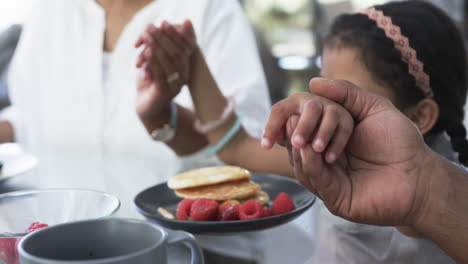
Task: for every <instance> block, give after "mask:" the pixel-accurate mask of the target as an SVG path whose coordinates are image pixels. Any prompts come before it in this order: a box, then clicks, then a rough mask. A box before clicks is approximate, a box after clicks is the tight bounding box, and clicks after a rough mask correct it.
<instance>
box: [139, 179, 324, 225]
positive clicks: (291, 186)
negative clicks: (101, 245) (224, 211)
mask: <svg viewBox="0 0 468 264" xmlns="http://www.w3.org/2000/svg"><path fill="white" fill-rule="evenodd" d="M252 180H253V181H254V182H256V183H258V184H260V185H261V187H262V189H263V190H264V191H265V192H267V193H268V195H270V198H271V199H274V198H275V197H276V195H278V194H279V193H280V192H285V193H287V194H289V196H291V198H292V199H293V201H294V203H295V204H296V209H295V210H293V211H291V212H288V213H286V214H282V215H275V216H271V217H266V218H262V219H256V220H246V221H225V222H195V221H182V220H171V219H167V218H164V217H163V216H162V215H161V214H159V213H158V208H159V207H163V208H165V209H167V210H169V211H170V212H172V213H173V214H174V215H175V211H176V207H177V204H178V203H179V202H180V201H181V198H179V197H177V196H176V195H175V194H174V191H173V190H171V189H169V188H168V187H167V184H166V183H162V184H159V185H156V186H154V187H151V188H149V189H146V190H144V191H142V192H141V193H139V194H138V195H137V196H136V197H135V205H136V208H137V210H138V212H140V213H141V214H142V215H144V216H145V217H146V218H148V219H149V220H151V221H155V222H156V223H158V224H160V225H161V226H163V227H166V228H169V229H174V230H185V231H187V232H190V233H198V234H226V233H234V232H235V233H237V232H246V231H259V230H263V229H267V228H271V227H275V226H279V225H282V224H285V223H288V222H290V221H292V220H294V219H295V218H297V217H298V216H299V215H301V214H302V213H304V212H305V211H306V210H307V209H309V208H310V207H311V206H312V205H313V204H314V202H315V196H314V195H313V194H312V193H311V192H309V191H308V190H307V189H305V188H304V187H303V186H302V185H300V184H299V183H297V182H296V181H294V180H290V179H287V178H284V177H280V176H265V175H253V176H252ZM270 205H271V201H270Z"/></svg>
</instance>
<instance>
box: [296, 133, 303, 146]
mask: <svg viewBox="0 0 468 264" xmlns="http://www.w3.org/2000/svg"><path fill="white" fill-rule="evenodd" d="M294 142H295V143H296V144H297V145H299V146H304V143H305V140H304V138H303V137H302V136H301V135H296V136H294Z"/></svg>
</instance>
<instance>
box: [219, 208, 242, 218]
mask: <svg viewBox="0 0 468 264" xmlns="http://www.w3.org/2000/svg"><path fill="white" fill-rule="evenodd" d="M240 208H241V206H240V205H239V204H232V205H230V206H229V207H228V208H226V209H225V210H224V212H223V213H222V214H221V217H220V221H235V220H239V219H240V216H239V214H240Z"/></svg>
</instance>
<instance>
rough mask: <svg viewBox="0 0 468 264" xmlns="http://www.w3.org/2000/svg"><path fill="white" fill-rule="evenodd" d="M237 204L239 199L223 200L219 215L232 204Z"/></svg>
mask: <svg viewBox="0 0 468 264" xmlns="http://www.w3.org/2000/svg"><path fill="white" fill-rule="evenodd" d="M235 204H239V201H237V200H227V201H225V202H223V203H222V204H220V205H219V211H218V215H219V216H220V217H221V215H222V214H223V213H224V211H226V209H228V207H230V206H231V205H235Z"/></svg>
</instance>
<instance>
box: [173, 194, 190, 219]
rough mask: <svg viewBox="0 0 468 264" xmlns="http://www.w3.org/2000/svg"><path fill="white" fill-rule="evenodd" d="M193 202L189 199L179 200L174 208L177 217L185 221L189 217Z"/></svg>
mask: <svg viewBox="0 0 468 264" xmlns="http://www.w3.org/2000/svg"><path fill="white" fill-rule="evenodd" d="M193 202H194V201H193V200H191V199H183V200H182V201H180V202H179V204H178V205H177V210H176V215H177V219H179V220H185V221H187V220H188V219H189V217H190V209H191V208H192V204H193Z"/></svg>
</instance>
